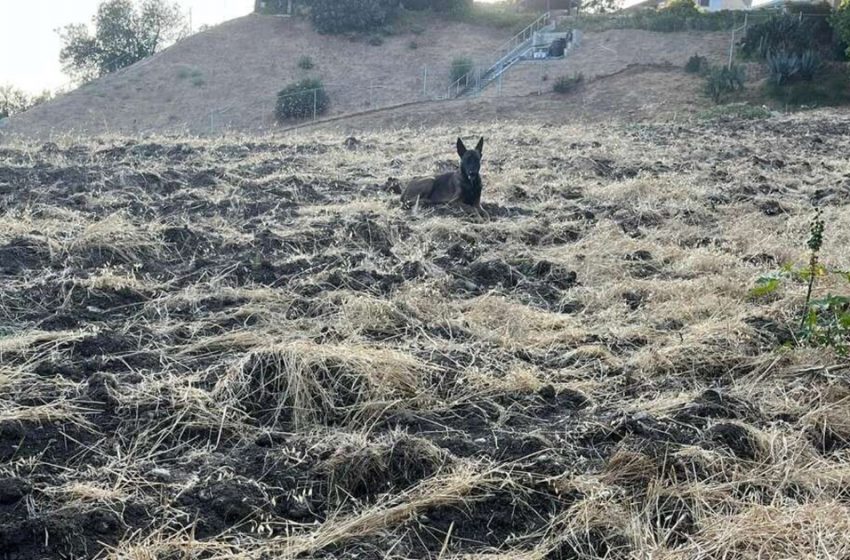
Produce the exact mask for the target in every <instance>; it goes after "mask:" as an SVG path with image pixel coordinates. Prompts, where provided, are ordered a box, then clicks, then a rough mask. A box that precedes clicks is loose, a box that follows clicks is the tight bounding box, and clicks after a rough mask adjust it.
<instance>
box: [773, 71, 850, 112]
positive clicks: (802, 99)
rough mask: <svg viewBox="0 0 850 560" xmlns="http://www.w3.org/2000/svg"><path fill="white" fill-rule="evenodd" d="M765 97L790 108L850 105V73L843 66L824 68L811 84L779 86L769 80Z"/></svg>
mask: <svg viewBox="0 0 850 560" xmlns="http://www.w3.org/2000/svg"><path fill="white" fill-rule="evenodd" d="M764 93H765V95H766V96H767V97H769V98H771V99H773V100H775V101H777V102H779V103H781V104H783V105H786V106H789V107H834V106H838V105H846V104H848V103H850V73H848V72H847V69H846V68H845V67H844V65H843V64H841V65H838V66H836V67H832V66H824V67H823V68H822V69H821V71H820V72H819V73H818V75H817V76H816V77H815V78H814V79H813V80H812V81H810V82H807V81H797V82H792V83H790V84H785V85H778V84H776V83H775V82H774V81H772V80H769V81H768V82H767V83H766V84H765V91H764Z"/></svg>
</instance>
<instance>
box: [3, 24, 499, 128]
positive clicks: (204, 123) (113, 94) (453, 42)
mask: <svg viewBox="0 0 850 560" xmlns="http://www.w3.org/2000/svg"><path fill="white" fill-rule="evenodd" d="M420 25H421V27H422V32H421V33H420V34H414V33H405V34H399V35H396V36H389V37H385V38H384V39H383V44H382V45H379V46H373V45H371V44H369V42H368V40H366V39H365V38H361V39H360V40H357V41H351V40H349V39H348V38H346V37H341V36H328V35H319V34H317V33H316V32H315V31H313V29H312V27H311V25H310V23H309V22H307V21H304V20H300V19H289V18H280V17H274V16H261V15H250V16H246V17H243V18H239V19H235V20H232V21H229V22H227V23H224V24H222V25H219V26H217V27H215V28H213V29H210V30H208V31H205V32H202V33H198V34H196V35H193V36H191V37H189V38H187V39H185V40H183V41H181V42H179V43H178V44H176V45H174V46H172V47H171V48H169V49H167V50H165V51H163V52H161V53H159V54H158V55H156V56H154V57H152V58H150V59H148V60H144V61H142V62H140V63H138V64H136V65H133V66H131V67H129V68H126V69H124V70H122V71H120V72H116V73H115V74H112V75H109V76H106V77H104V78H102V79H99V80H96V81H94V82H92V83H90V84H87V85H85V86H83V87H82V88H80V89H78V90H76V91H73V92H71V93H69V94H67V95H63V96H61V97H60V98H59V99H57V100H55V101H53V102H51V103H48V104H46V105H44V106H42V107H38V108H36V109H34V110H32V111H30V112H28V113H27V114H25V115H21V116H20V117H18V118H15V119H12V121H11V122H10V123H9V126H8V129H6V130H8V131H9V132H11V133H24V134H33V133H35V134H45V133H49V132H55V133H66V132H72V131H76V132H84V133H87V134H92V133H140V132H142V133H143V132H161V131H166V130H172V131H179V130H186V131H189V132H193V133H202V132H205V131H208V130H209V127H210V119H211V116H212V118H213V120H214V121H216V122H214V123H213V124H214V126H217V127H219V128H220V127H221V126H222V125H228V126H229V127H231V128H234V129H237V130H248V129H250V130H254V131H258V130H264V129H268V128H269V127H271V126H272V125H273V120H272V113H273V108H274V101H275V96H276V94H277V92H278V91H279V90H280V89H282V87H283V86H284V85H286V84H288V83H290V82H292V81H296V80H298V79H300V78H302V77H305V76H316V77H320V78H322V79H323V80H324V81H325V83H326V84H327V86H328V91H329V93H330V94H331V100H332V101H331V110H330V113H331V114H339V113H348V112H354V111H360V110H365V109H368V108H369V107H371V106H374V105H376V104H382V105H386V104H388V103H390V102H392V101H393V100H399V101H403V100H410V99H418V98H419V97H420V95H421V92H422V89H423V84H422V79H423V69H424V68H425V67H426V66H427V67H428V74H429V81H430V82H431V87H432V88H433V89H437V87H440V88H442V87H445V86H446V85H448V83H449V79H448V77H449V71H450V66H451V61H452V59H453V57H455V56H458V54H463V55H468V56H471V57H474V58H477V57H484V56H486V55H487V54H489V53H490V52H491V51H492V50H494V49H495V48H496V47H498V45H499V44H501V43H502V42H503V41H504V40H505V39H507V38H508V37H509V34H508V32H506V31H504V30H498V29H494V28H492V27H486V26H474V25H469V24H466V23H454V22H446V21H442V20H430V19H429V18H424V19H423V21H421V22H420ZM414 41H415V42H416V44H417V48H416V49H412V48H411V42H414ZM302 56H309V57H310V58H311V59H312V61H313V63H314V64H315V68H314V69H313V70H310V71H305V70H302V69H300V68H299V67H298V60H299V59H300V58H301V57H302ZM211 114H212V115H211Z"/></svg>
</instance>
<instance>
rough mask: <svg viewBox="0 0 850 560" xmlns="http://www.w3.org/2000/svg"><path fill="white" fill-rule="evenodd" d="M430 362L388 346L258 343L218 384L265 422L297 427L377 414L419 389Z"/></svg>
mask: <svg viewBox="0 0 850 560" xmlns="http://www.w3.org/2000/svg"><path fill="white" fill-rule="evenodd" d="M424 370H425V366H424V365H423V364H421V363H420V362H419V361H418V360H416V359H415V358H414V357H412V356H409V355H407V354H404V353H401V352H398V351H394V350H389V349H386V348H374V347H366V346H360V345H351V344H316V343H313V342H308V341H295V342H285V343H278V344H275V345H271V346H263V347H259V348H255V349H253V350H251V351H250V352H248V353H247V354H246V355H245V356H244V357H243V358H242V359H241V360H239V362H238V363H236V364H235V366H234V367H232V368H231V370H230V372H229V373H228V375H227V376H225V377H224V378H223V379H222V380H221V381H220V382H219V383H218V384H217V386H216V388H215V394H216V396H217V397H218V398H223V399H225V400H230V401H232V402H233V403H234V405H235V406H242V407H244V408H245V409H246V411H247V412H248V413H249V414H251V415H252V416H254V417H255V418H257V419H258V420H260V421H261V422H262V423H264V424H271V425H275V424H277V423H279V422H286V423H289V424H291V425H292V426H293V427H294V428H296V429H302V428H306V427H308V426H311V425H315V424H317V423H319V424H331V423H337V422H344V421H351V420H356V419H361V420H365V419H368V418H373V417H374V415H375V414H379V413H380V412H381V411H385V410H387V409H389V408H391V407H392V406H393V404H394V402H396V401H397V400H398V399H401V398H405V399H407V400H408V403H409V400H410V399H411V398H415V397H416V395H417V394H418V390H419V385H420V378H421V377H422V375H421V374H422V373H423V372H424Z"/></svg>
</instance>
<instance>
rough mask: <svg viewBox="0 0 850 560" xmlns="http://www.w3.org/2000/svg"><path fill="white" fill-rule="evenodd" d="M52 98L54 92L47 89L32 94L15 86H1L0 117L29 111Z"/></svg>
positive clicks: (3, 117)
mask: <svg viewBox="0 0 850 560" xmlns="http://www.w3.org/2000/svg"><path fill="white" fill-rule="evenodd" d="M52 98H53V94H52V93H51V92H50V91H47V90H45V91H43V92H42V93H41V94H39V95H36V96H32V95H29V94H27V93H26V92H25V91H23V90H21V89H19V88H16V87H14V86H10V85H6V86H0V119H5V118H6V117H11V116H12V115H17V114H18V113H23V112H24V111H28V110H30V109H32V108H33V107H35V106H36V105H41V104H42V103H44V102H46V101H50V100H51V99H52Z"/></svg>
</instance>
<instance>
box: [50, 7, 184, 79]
mask: <svg viewBox="0 0 850 560" xmlns="http://www.w3.org/2000/svg"><path fill="white" fill-rule="evenodd" d="M185 32H186V27H185V22H184V18H183V14H182V12H181V11H180V7H179V5H178V4H176V3H169V2H168V1H167V0H136V1H135V2H134V1H133V0H106V1H104V2H102V3H101V4H100V5H99V6H98V9H97V15H96V16H95V17H94V34H92V33H91V32H90V29H89V27H88V26H87V25H85V24H73V25H67V26H65V27H64V28H62V29H61V30H60V31H59V34H60V36H61V38H62V43H63V46H62V50H61V51H60V53H59V61H60V62H61V63H62V68H63V70H64V71H65V73H66V74H68V75H69V76H71V77H72V78H73V79H74V80H76V81H79V82H86V81H89V80H92V79H94V78H97V77H100V76H104V75H106V74H109V73H110V72H115V71H116V70H120V69H121V68H125V67H127V66H130V65H131V64H134V63H136V62H138V61H140V60H142V59H143V58H147V57H149V56H151V55H153V54H155V53H157V52H158V51H160V50H161V49H162V48H163V47H165V46H167V45H168V44H169V43H172V42H174V41H176V40H177V39H179V38H180V37H181V36H183V35H184V34H185Z"/></svg>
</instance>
